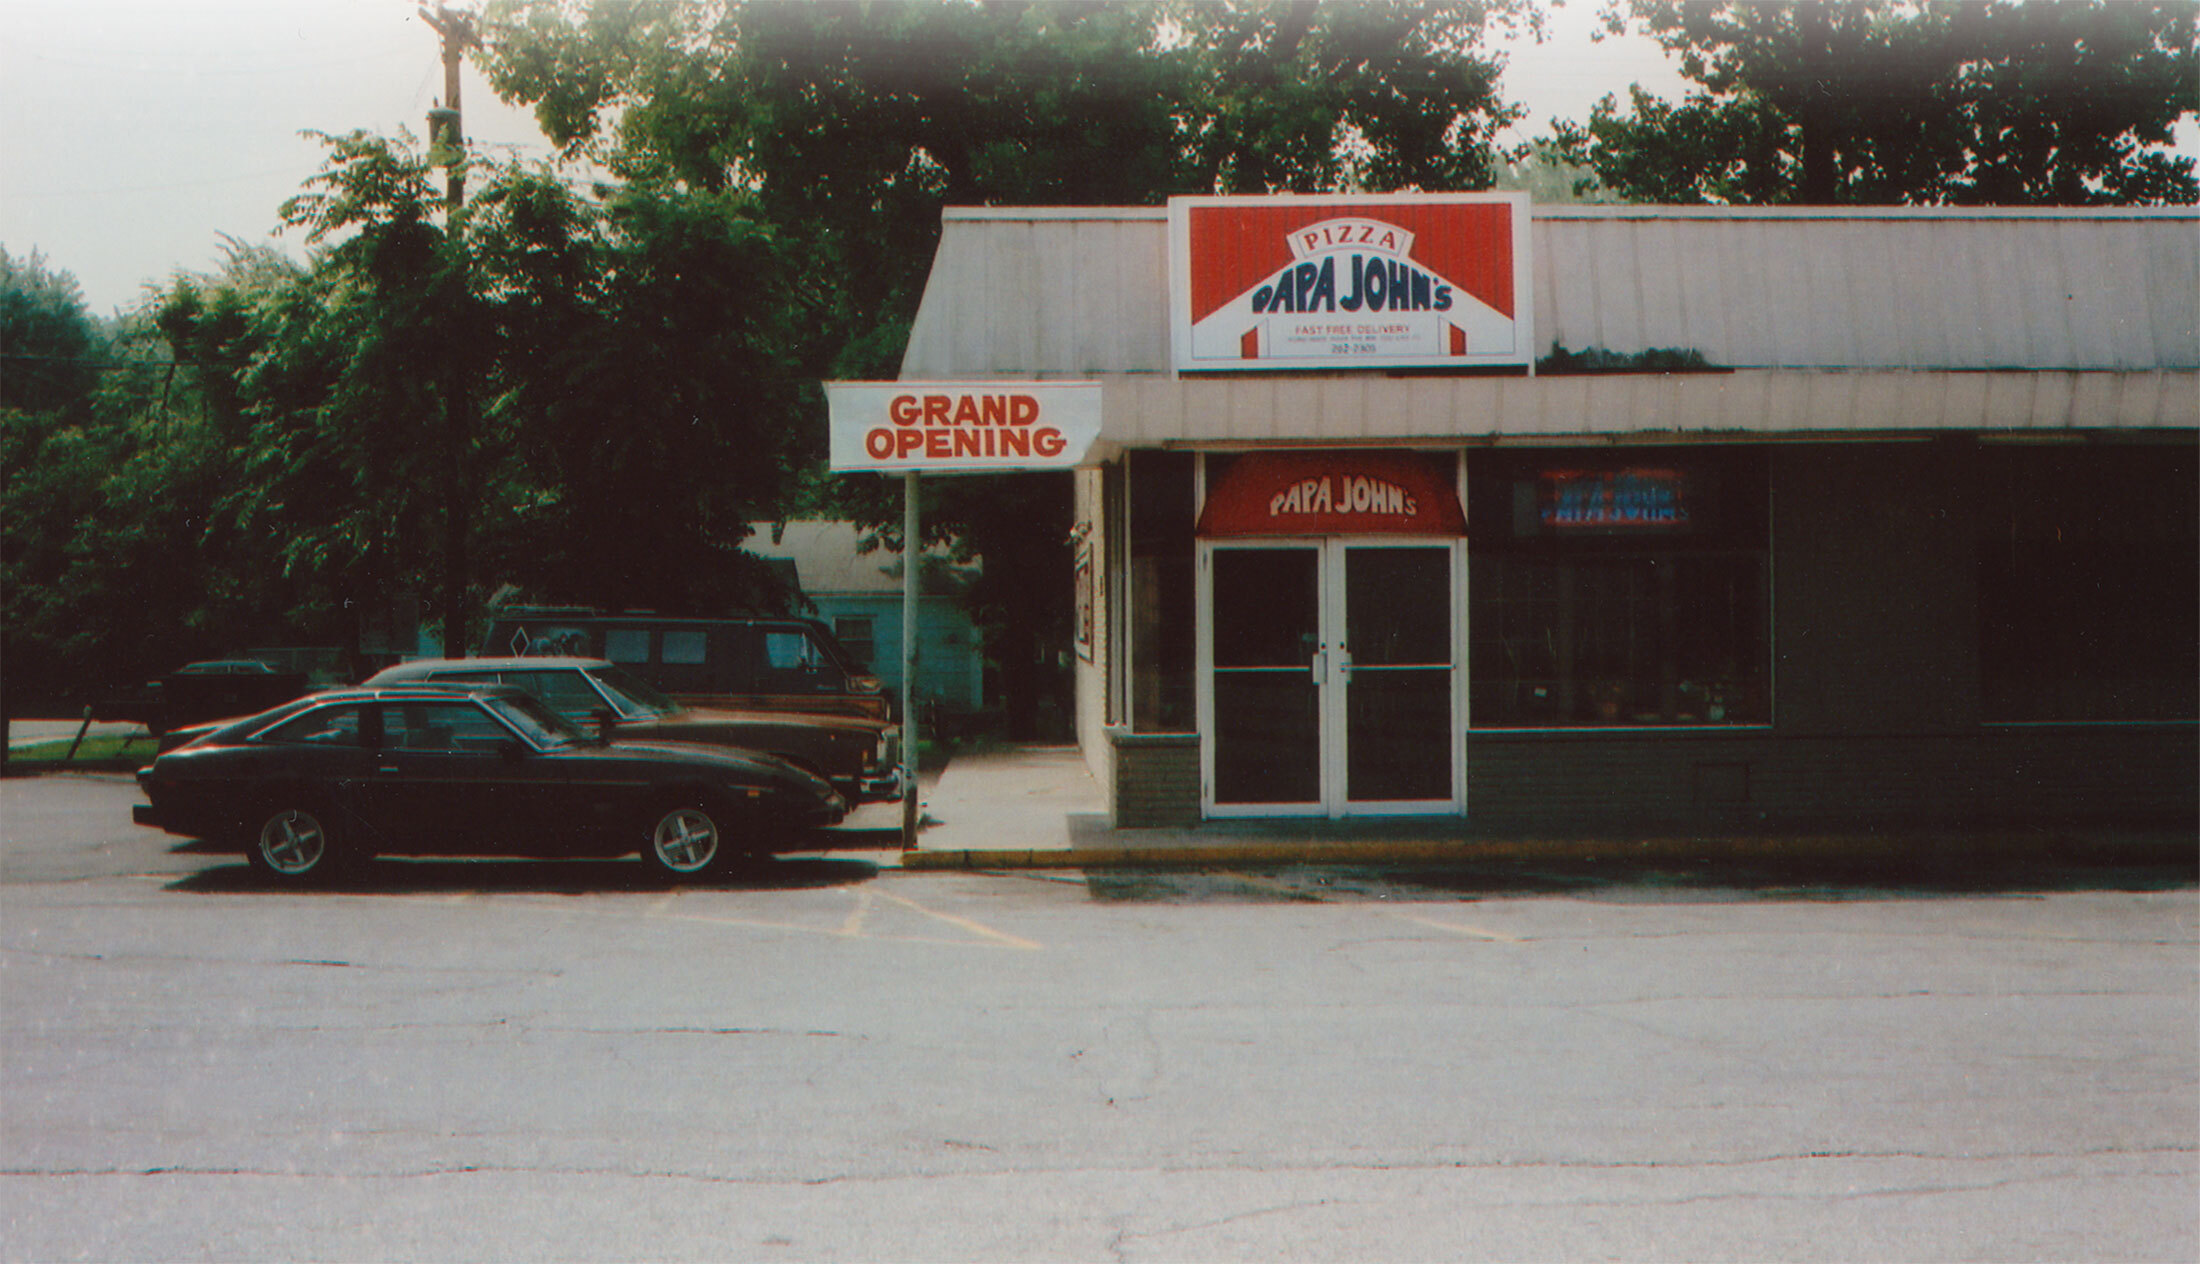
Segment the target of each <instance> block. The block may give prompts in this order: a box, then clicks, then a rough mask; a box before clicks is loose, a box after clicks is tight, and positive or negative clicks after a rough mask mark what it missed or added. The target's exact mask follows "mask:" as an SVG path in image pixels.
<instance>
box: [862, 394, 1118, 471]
mask: <svg viewBox="0 0 2200 1264" xmlns="http://www.w3.org/2000/svg"><path fill="white" fill-rule="evenodd" d="M825 405H826V410H827V412H828V413H829V414H830V425H831V436H830V438H831V443H830V448H831V451H830V460H831V465H832V468H833V470H834V471H835V472H838V473H848V472H851V471H857V470H869V471H873V472H877V473H889V472H899V473H915V474H975V473H984V472H991V471H1002V470H1066V469H1071V468H1074V467H1075V466H1076V465H1077V464H1078V463H1079V462H1081V461H1083V460H1084V459H1085V453H1086V452H1087V451H1089V450H1090V449H1091V447H1092V444H1093V441H1094V440H1095V439H1098V438H1099V437H1100V385H1099V383H1097V382H995V381H986V382H827V383H826V384H825Z"/></svg>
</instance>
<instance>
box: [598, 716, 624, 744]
mask: <svg viewBox="0 0 2200 1264" xmlns="http://www.w3.org/2000/svg"><path fill="white" fill-rule="evenodd" d="M618 727H619V716H618V713H617V712H615V711H613V710H611V709H610V708H609V707H604V708H601V709H600V710H598V711H597V712H596V744H597V745H598V746H609V745H611V735H612V733H613V732H615V731H617V729H618Z"/></svg>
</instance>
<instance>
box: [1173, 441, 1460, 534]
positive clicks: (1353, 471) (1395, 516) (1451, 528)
mask: <svg viewBox="0 0 2200 1264" xmlns="http://www.w3.org/2000/svg"><path fill="white" fill-rule="evenodd" d="M1443 464H1444V465H1448V464H1449V462H1445V463H1443ZM1466 530H1467V520H1466V515H1465V514H1464V513H1462V512H1461V511H1460V508H1459V494H1458V492H1457V490H1456V489H1455V488H1454V486H1453V484H1452V481H1451V479H1450V478H1448V477H1446V475H1445V474H1444V472H1443V470H1442V469H1440V468H1439V463H1438V462H1435V461H1431V460H1429V459H1427V458H1425V457H1421V456H1417V455H1415V454H1413V453H1408V452H1256V453H1252V454H1250V455H1248V456H1243V457H1240V458H1238V459H1237V460H1236V461H1235V462H1233V463H1232V464H1231V466H1230V468H1229V469H1228V470H1226V471H1224V473H1223V475H1222V480H1221V481H1220V482H1219V483H1218V484H1216V486H1215V488H1214V490H1213V491H1212V492H1210V493H1208V496H1207V504H1206V507H1205V508H1204V509H1202V510H1201V511H1200V515H1199V534H1200V535H1202V536H1205V537H1209V538H1227V537H1233V536H1265V535H1421V536H1431V535H1464V534H1466Z"/></svg>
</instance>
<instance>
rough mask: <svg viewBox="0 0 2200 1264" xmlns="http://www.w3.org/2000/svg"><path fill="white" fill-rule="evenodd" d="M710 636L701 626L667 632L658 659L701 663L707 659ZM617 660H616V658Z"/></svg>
mask: <svg viewBox="0 0 2200 1264" xmlns="http://www.w3.org/2000/svg"><path fill="white" fill-rule="evenodd" d="M707 642H708V638H707V637H706V636H705V634H704V632H703V630H702V629H701V628H681V629H679V630H678V631H668V632H666V633H665V638H664V646H663V648H662V649H661V650H660V651H659V653H658V661H659V662H664V663H700V662H703V661H705V659H706V655H705V654H704V646H705V645H706V644H707ZM614 661H616V660H614Z"/></svg>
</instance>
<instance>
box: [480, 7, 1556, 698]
mask: <svg viewBox="0 0 2200 1264" xmlns="http://www.w3.org/2000/svg"><path fill="white" fill-rule="evenodd" d="M1534 20H1535V13H1534V10H1533V9H1532V8H1531V7H1530V6H1528V5H1527V4H1525V3H1524V2H1523V0H1355V2H1353V3H1315V2H1314V0H1229V2H1228V3H1214V2H1211V0H1210V2H1203V3H1190V2H1178V3H1165V4H1153V3H1108V2H1099V0H1079V2H1076V3H1025V2H1022V0H991V2H985V3H976V2H972V0H910V2H907V3H861V2H857V0H826V2H822V3H806V4H786V3H775V2H773V0H725V2H724V3H716V4H701V3H665V2H662V0H598V2H597V3H594V4H590V5H587V6H583V7H575V6H572V5H567V4H560V3H555V2H552V0H501V2H499V3H494V4H492V5H491V7H490V9H489V11H488V12H487V14H486V15H485V20H484V23H483V30H484V35H485V39H486V42H487V45H488V49H487V53H486V61H487V69H488V72H489V75H490V80H491V82H492V84H494V85H495V86H496V88H497V90H498V91H499V92H500V94H502V95H504V96H505V97H506V98H508V99H512V100H516V101H520V102H524V103H530V104H532V105H534V107H535V109H536V116H537V118H538V120H539V121H541V123H542V124H543V126H544V129H545V131H546V132H547V133H548V134H549V135H550V136H551V137H552V138H553V139H555V140H557V141H558V142H559V143H561V144H563V145H565V146H567V147H568V148H569V149H570V150H572V151H574V152H585V153H588V154H590V155H591V156H593V157H594V158H595V159H597V160H598V161H600V162H601V163H603V164H604V165H605V166H607V167H608V168H609V169H610V170H612V171H613V172H615V173H617V174H619V175H620V176H622V177H624V178H626V179H628V180H630V181H634V182H636V183H637V184H642V185H647V186H650V187H654V188H658V189H665V190H675V189H677V190H691V191H699V192H705V193H712V194H717V193H726V194H741V195H744V196H746V197H748V198H750V199H752V204H753V206H754V208H755V213H756V215H757V216H758V217H759V218H760V219H761V220H762V221H763V222H764V223H766V224H769V225H770V226H771V229H772V235H773V239H774V240H775V241H776V242H777V244H778V246H779V249H780V251H781V252H782V254H781V257H782V258H783V260H784V271H783V272H782V274H781V275H784V276H786V277H788V278H789V279H790V280H791V281H793V282H794V288H792V289H790V290H789V291H788V293H789V294H790V295H794V296H799V297H800V299H801V300H803V301H804V302H805V303H806V304H807V306H806V308H805V312H804V314H805V316H806V317H807V319H806V321H805V322H804V324H803V326H802V327H801V328H800V329H799V330H798V331H796V333H797V334H798V335H799V336H797V337H791V338H790V339H789V341H788V342H787V344H786V345H787V347H788V349H789V353H790V358H791V362H792V363H793V364H794V365H795V366H796V367H797V369H798V371H799V373H800V374H801V375H802V376H803V377H806V378H812V379H814V378H842V379H847V378H865V377H891V376H893V375H894V374H895V373H896V371H897V370H898V367H899V363H900V357H901V352H902V347H903V344H904V343H905V341H906V338H907V333H908V328H909V324H910V321H911V320H912V318H913V317H914V315H915V312H916V305H917V300H918V298H919V296H920V294H921V292H922V288H923V284H924V280H925V277H926V275H927V273H928V271H929V269H930V266H931V261H932V256H933V252H934V249H935V247H936V245H937V242H938V235H939V220H940V214H939V213H940V210H941V208H942V207H944V206H947V205H985V204H1014V205H1078V204H1085V205H1090V204H1117V205H1151V204H1155V203H1158V202H1160V201H1161V200H1163V199H1164V198H1166V197H1168V196H1169V195H1171V194H1179V193H1216V192H1265V191H1270V190H1281V189H1300V190H1309V191H1313V190H1323V189H1333V190H1334V189H1369V190H1375V189H1403V188H1416V187H1418V188H1431V189H1479V188H1486V187H1488V186H1489V184H1490V182H1491V180H1492V178H1493V175H1494V172H1495V170H1496V161H1497V154H1496V142H1495V137H1496V135H1497V133H1498V131H1499V130H1501V129H1502V128H1504V127H1505V126H1507V125H1508V124H1509V123H1511V122H1512V121H1513V120H1514V119H1515V118H1517V117H1518V116H1519V113H1520V112H1519V111H1518V110H1517V109H1516V108H1515V107H1513V106H1510V105H1508V104H1506V103H1505V102H1504V101H1503V100H1502V98H1501V97H1500V96H1499V95H1498V92H1497V86H1496V85H1497V75H1498V72H1499V70H1500V68H1501V62H1500V60H1499V59H1498V58H1497V57H1496V56H1495V55H1493V54H1491V53H1489V52H1487V51H1484V50H1483V48H1482V44H1481V41H1482V39H1483V37H1484V31H1485V28H1486V27H1487V26H1489V25H1490V24H1492V23H1496V22H1514V21H1519V22H1532V21H1534ZM777 403H778V406H779V407H781V408H782V409H783V411H781V412H779V413H778V414H776V417H775V422H776V424H778V425H781V426H783V427H786V428H788V429H790V430H797V431H801V432H803V433H806V434H818V435H821V434H822V430H823V427H822V424H821V418H822V416H823V408H822V407H821V404H820V401H819V400H818V398H817V396H816V394H815V393H814V391H805V392H804V393H802V394H800V395H799V396H798V395H793V394H783V395H781V396H780V397H779V399H778V401H777ZM927 499H928V501H930V502H931V503H930V507H929V508H928V509H927V511H926V514H925V521H926V528H927V534H928V535H929V536H931V537H932V538H933V539H934V540H952V541H953V542H954V543H955V545H956V546H957V547H958V548H959V549H960V550H962V551H963V552H964V553H965V554H969V553H976V554H978V555H981V556H982V557H983V558H984V560H985V576H986V578H985V581H984V585H983V591H982V592H981V593H980V594H979V595H978V596H979V600H980V602H981V605H982V606H983V607H984V608H985V610H986V611H988V612H990V616H991V617H990V620H989V623H988V637H989V644H990V646H991V649H992V652H993V654H994V656H995V658H996V660H997V661H998V662H999V663H1000V664H1001V666H1002V669H1003V674H1004V677H1006V678H1007V679H1006V681H1005V683H1006V685H1007V688H1006V691H1005V692H1006V693H1007V694H1008V696H1009V702H1010V707H1011V710H1012V713H1013V714H1014V716H1015V718H1016V726H1015V727H1016V730H1017V732H1018V733H1019V735H1021V734H1024V733H1028V732H1029V731H1030V728H1031V721H1032V717H1033V716H1034V715H1035V713H1036V712H1035V704H1036V701H1037V698H1038V695H1039V693H1040V692H1042V691H1043V690H1044V688H1045V687H1046V686H1045V684H1044V683H1043V678H1042V674H1041V673H1040V672H1039V671H1038V665H1039V664H1040V663H1041V662H1042V661H1043V660H1044V659H1046V658H1048V657H1049V656H1050V654H1049V649H1048V647H1049V646H1050V645H1055V644H1058V645H1063V646H1066V645H1067V637H1068V628H1069V625H1070V601H1071V594H1070V591H1069V585H1068V583H1067V576H1068V574H1069V557H1070V550H1069V543H1068V533H1069V529H1070V518H1071V504H1070V496H1069V494H1068V491H1067V488H1066V487H1065V486H1064V485H1063V480H1062V479H1060V478H1059V477H1055V478H1048V477H1044V476H1033V475H1003V476H989V477H965V478H955V479H948V480H940V481H939V482H938V483H937V485H935V486H932V487H928V488H927ZM808 507H809V508H812V509H818V508H825V509H828V510H829V511H831V512H836V513H841V514H846V515H848V516H851V517H854V518H856V519H858V520H860V521H865V522H867V523H870V524H871V525H873V526H875V527H877V528H878V529H879V532H880V534H881V536H882V537H883V538H885V539H887V540H889V541H894V542H896V543H899V542H900V541H899V534H900V530H899V520H900V511H899V507H898V489H897V488H894V487H891V486H889V485H887V484H885V483H884V482H882V481H881V480H878V479H843V480H836V481H835V482H834V483H833V484H832V485H831V486H830V487H829V488H826V489H823V490H821V491H820V493H819V495H818V496H817V497H816V498H814V499H813V500H812V501H811V502H810V504H809V506H808Z"/></svg>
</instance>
